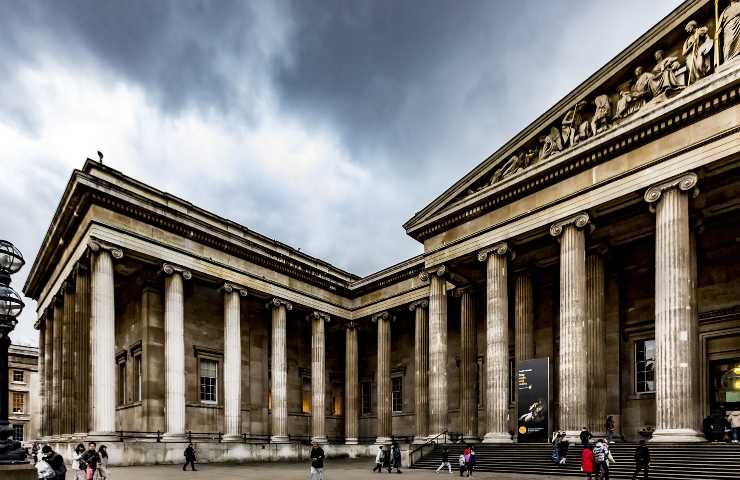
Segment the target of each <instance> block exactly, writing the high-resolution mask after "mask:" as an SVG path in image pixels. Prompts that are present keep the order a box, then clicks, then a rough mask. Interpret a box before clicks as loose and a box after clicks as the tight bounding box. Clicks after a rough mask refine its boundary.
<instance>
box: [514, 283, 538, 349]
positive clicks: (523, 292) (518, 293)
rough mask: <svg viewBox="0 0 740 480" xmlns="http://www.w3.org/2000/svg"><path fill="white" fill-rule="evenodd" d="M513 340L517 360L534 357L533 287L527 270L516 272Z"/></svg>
mask: <svg viewBox="0 0 740 480" xmlns="http://www.w3.org/2000/svg"><path fill="white" fill-rule="evenodd" d="M514 342H515V347H514V356H515V358H516V361H517V362H519V361H521V360H529V359H532V358H534V289H533V288H532V274H531V272H530V271H529V270H521V271H519V272H516V283H515V284H514Z"/></svg>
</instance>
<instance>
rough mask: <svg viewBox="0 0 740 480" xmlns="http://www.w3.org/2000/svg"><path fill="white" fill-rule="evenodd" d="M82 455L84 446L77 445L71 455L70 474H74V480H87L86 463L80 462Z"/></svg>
mask: <svg viewBox="0 0 740 480" xmlns="http://www.w3.org/2000/svg"><path fill="white" fill-rule="evenodd" d="M84 453H85V445H83V444H81V443H78V444H77V447H75V449H74V452H73V453H72V472H74V477H75V480H85V479H86V478H87V476H86V472H87V463H85V461H84V460H82V455H83V454H84Z"/></svg>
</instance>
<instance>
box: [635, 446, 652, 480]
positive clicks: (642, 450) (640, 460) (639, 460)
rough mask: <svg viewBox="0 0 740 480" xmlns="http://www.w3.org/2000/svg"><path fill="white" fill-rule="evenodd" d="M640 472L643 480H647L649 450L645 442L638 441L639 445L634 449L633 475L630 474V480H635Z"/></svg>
mask: <svg viewBox="0 0 740 480" xmlns="http://www.w3.org/2000/svg"><path fill="white" fill-rule="evenodd" d="M640 470H642V471H643V472H644V473H643V479H644V480H648V475H650V449H648V447H647V445H646V444H645V440H640V445H638V446H637V448H636V449H635V473H633V474H632V480H637V474H638V473H640Z"/></svg>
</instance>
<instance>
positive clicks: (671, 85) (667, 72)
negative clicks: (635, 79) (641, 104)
mask: <svg viewBox="0 0 740 480" xmlns="http://www.w3.org/2000/svg"><path fill="white" fill-rule="evenodd" d="M654 56H655V62H656V63H655V67H653V71H652V74H653V79H652V81H651V82H650V90H651V92H652V94H653V100H654V101H656V102H660V101H663V100H665V99H666V98H668V94H669V93H671V92H674V91H676V90H681V89H682V88H684V87H683V85H682V84H681V82H679V80H678V78H677V77H676V70H677V69H678V68H679V67H680V66H681V64H680V63H679V62H678V57H663V50H656V52H655V55H654Z"/></svg>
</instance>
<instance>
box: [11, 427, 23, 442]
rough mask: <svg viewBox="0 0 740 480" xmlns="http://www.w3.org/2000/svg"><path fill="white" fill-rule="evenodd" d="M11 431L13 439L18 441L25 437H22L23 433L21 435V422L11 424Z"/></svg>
mask: <svg viewBox="0 0 740 480" xmlns="http://www.w3.org/2000/svg"><path fill="white" fill-rule="evenodd" d="M13 432H14V434H13V438H14V439H15V440H17V441H19V442H22V441H23V440H25V438H23V437H24V435H23V424H22V423H17V424H15V425H13Z"/></svg>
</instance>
